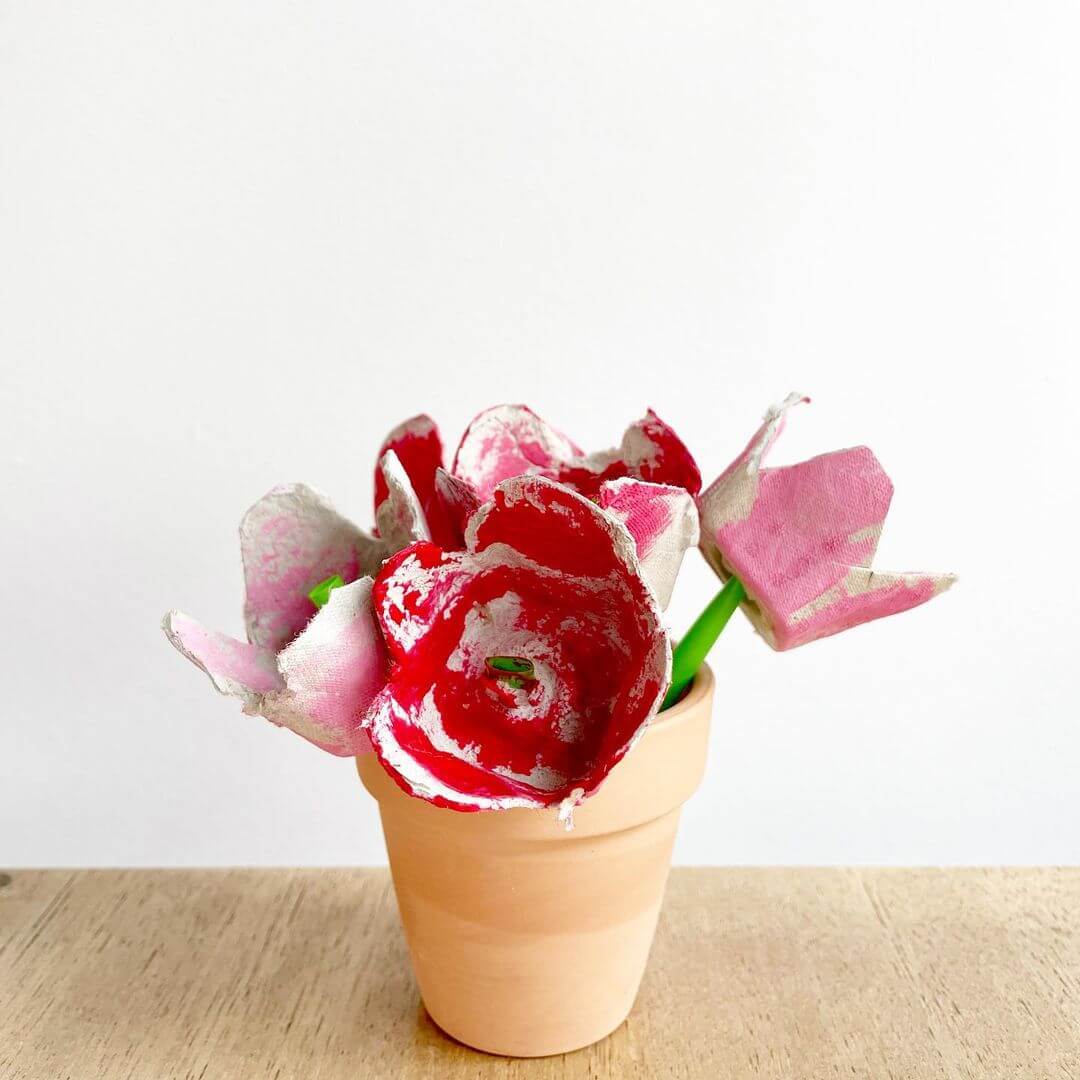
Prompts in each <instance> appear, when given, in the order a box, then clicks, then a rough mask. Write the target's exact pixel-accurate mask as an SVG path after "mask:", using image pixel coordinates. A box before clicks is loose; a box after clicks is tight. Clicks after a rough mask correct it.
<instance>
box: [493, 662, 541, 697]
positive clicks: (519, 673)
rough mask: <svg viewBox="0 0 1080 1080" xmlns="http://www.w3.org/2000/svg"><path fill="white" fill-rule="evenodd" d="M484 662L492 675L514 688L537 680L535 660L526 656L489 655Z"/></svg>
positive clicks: (519, 687)
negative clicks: (534, 666)
mask: <svg viewBox="0 0 1080 1080" xmlns="http://www.w3.org/2000/svg"><path fill="white" fill-rule="evenodd" d="M484 663H485V664H486V665H487V669H488V672H489V673H490V674H491V675H493V676H494V677H495V678H496V679H498V680H499V681H500V682H502V683H505V684H506V685H507V686H509V687H511V688H512V689H514V690H523V689H524V688H525V686H526V684H527V683H530V682H535V681H536V672H535V670H534V668H533V662H532V661H531V660H529V659H527V658H526V657H524V656H489V657H488V658H487V659H486V660H485V661H484Z"/></svg>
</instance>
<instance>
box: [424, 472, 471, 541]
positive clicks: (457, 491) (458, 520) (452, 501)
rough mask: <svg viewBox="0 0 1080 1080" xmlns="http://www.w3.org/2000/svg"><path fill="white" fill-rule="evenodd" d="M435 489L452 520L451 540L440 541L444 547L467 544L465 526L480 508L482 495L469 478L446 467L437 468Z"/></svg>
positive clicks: (449, 518) (448, 517)
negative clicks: (456, 474)
mask: <svg viewBox="0 0 1080 1080" xmlns="http://www.w3.org/2000/svg"><path fill="white" fill-rule="evenodd" d="M435 491H436V493H437V494H438V496H439V499H440V500H441V501H442V504H443V508H444V511H445V513H446V518H447V520H448V521H449V522H450V527H451V532H450V540H449V542H444V541H438V543H440V545H441V546H442V547H450V548H460V547H463V546H464V544H465V526H466V525H467V524H468V522H469V518H471V517H472V516H473V514H475V513H476V511H477V510H478V509H479V508H480V496H479V495H478V494H477V491H476V488H474V487H473V486H472V484H470V483H469V481H468V480H465V479H463V478H462V477H460V476H454V474H453V473H448V472H447V471H446V470H445V469H436V470H435Z"/></svg>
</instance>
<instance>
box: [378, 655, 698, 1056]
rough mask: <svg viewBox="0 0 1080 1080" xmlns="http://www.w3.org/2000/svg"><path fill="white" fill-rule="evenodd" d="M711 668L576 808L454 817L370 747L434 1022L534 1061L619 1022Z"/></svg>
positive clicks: (644, 947)
mask: <svg viewBox="0 0 1080 1080" xmlns="http://www.w3.org/2000/svg"><path fill="white" fill-rule="evenodd" d="M712 696H713V677H712V673H711V672H710V671H709V670H708V669H707V668H703V669H702V671H701V673H700V674H699V675H698V677H697V679H696V680H695V682H694V685H693V686H692V687H691V689H690V692H689V694H687V696H686V697H684V698H683V700H682V701H680V702H679V703H678V704H677V705H676V706H674V707H673V708H671V709H669V710H667V711H666V712H664V713H661V714H660V715H659V717H657V718H656V720H654V721H653V723H652V725H651V726H650V727H649V728H648V730H647V731H646V733H645V735H644V736H643V737H642V738H641V741H640V742H639V743H638V744H637V746H635V747H634V749H633V750H632V751H631V752H630V753H629V754H627V756H626V757H625V758H624V759H623V760H622V761H621V762H620V763H619V764H618V765H617V766H616V767H615V768H614V769H613V770H612V772H611V775H610V776H609V777H608V779H607V780H606V781H605V783H604V785H603V786H602V787H601V788H600V790H599V792H597V794H595V795H594V796H593V797H592V798H590V799H588V800H586V801H585V803H584V804H583V805H581V806H579V807H578V808H577V809H576V810H575V812H574V828H573V830H572V831H570V832H567V831H566V830H565V829H564V828H563V827H562V826H561V825H560V824H559V823H558V822H557V821H556V818H555V811H554V810H504V811H491V812H487V813H472V814H464V813H459V812H457V811H454V810H442V809H438V808H437V807H434V806H431V805H430V804H429V803H426V802H423V801H422V800H420V799H416V798H412V797H410V796H408V795H406V794H405V793H404V792H403V791H401V789H400V788H398V787H397V785H396V784H395V783H394V782H393V781H392V780H391V779H390V777H389V776H387V774H386V773H385V771H384V770H383V768H382V766H381V765H380V764H379V762H378V760H377V759H376V758H375V756H374V755H373V754H365V755H364V756H362V757H359V758H357V767H358V769H359V772H360V777H361V779H362V780H363V782H364V785H365V787H366V788H367V789H368V791H370V792H371V794H372V795H374V796H375V798H376V799H377V800H378V801H379V812H380V814H381V816H382V823H383V832H384V834H385V837H386V850H387V853H388V855H389V857H390V869H391V871H392V873H393V878H394V888H395V890H396V892H397V900H398V908H399V910H400V912H401V921H402V923H403V924H404V927H405V937H406V939H407V941H408V944H409V951H410V953H411V955H412V963H413V969H414V971H415V973H416V980H417V982H418V984H419V986H420V993H421V995H422V996H423V999H424V1004H425V1006H426V1007H427V1011H428V1013H429V1014H430V1016H431V1018H432V1019H433V1020H434V1021H435V1023H437V1024H438V1025H439V1027H441V1028H442V1029H443V1030H444V1031H446V1032H447V1033H448V1034H450V1035H452V1036H453V1037H454V1038H455V1039H458V1040H460V1041H461V1042H463V1043H467V1044H468V1045H469V1046H473V1047H476V1048H477V1049H480V1050H486V1051H488V1052H490V1053H493V1054H506V1055H509V1056H514V1057H540V1056H542V1055H545V1054H559V1053H565V1052H566V1051H568V1050H576V1049H578V1048H579V1047H582V1046H588V1045H589V1044H590V1043H593V1042H596V1041H597V1040H598V1039H602V1038H603V1037H604V1036H605V1035H608V1034H610V1033H611V1032H612V1031H614V1030H615V1028H617V1027H618V1026H619V1025H620V1024H621V1023H622V1022H623V1020H625V1019H626V1016H627V1014H628V1013H629V1012H630V1008H631V1006H632V1005H633V1004H634V997H635V996H636V994H637V989H638V984H639V983H640V982H641V975H642V972H643V971H644V969H645V961H646V960H647V959H648V955H649V947H650V945H651V944H652V939H653V933H654V931H655V929H656V918H657V915H658V914H659V911H660V903H661V901H662V899H663V895H664V885H665V883H666V881H667V875H668V868H669V865H670V862H671V848H672V844H673V843H674V841H675V830H676V829H677V828H678V824H679V813H680V810H681V808H682V804H683V803H684V802H685V801H686V799H687V798H688V797H689V796H690V795H691V794H692V792H693V791H694V789H695V788H696V787H697V786H698V783H699V782H700V780H701V776H702V773H703V772H704V769H705V754H706V748H707V744H708V735H709V717H710V714H711V711H712Z"/></svg>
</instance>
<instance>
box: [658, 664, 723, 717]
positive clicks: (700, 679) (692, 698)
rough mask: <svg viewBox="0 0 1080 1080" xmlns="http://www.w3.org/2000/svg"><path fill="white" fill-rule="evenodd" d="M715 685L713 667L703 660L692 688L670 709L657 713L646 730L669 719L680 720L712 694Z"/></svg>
mask: <svg viewBox="0 0 1080 1080" xmlns="http://www.w3.org/2000/svg"><path fill="white" fill-rule="evenodd" d="M715 685H716V676H715V675H713V671H712V668H711V667H709V665H708V664H706V663H704V662H702V665H701V667H699V668H698V669H697V673H696V674H695V675H694V681H693V682H692V683H691V684H690V689H689V690H687V691H686V693H685V694H683V696H682V697H681V698H679V700H678V701H676V702H675V704H674V705H672V706H671V708H670V709H664V710H662V711H661V712H658V713H656V714H655V715H654V716H653V718H652V719H651V720H650V721H649V723H648V724H647V725H646V728H645V730H646V731H647V730H648V729H649V728H652V727H658V726H659V725H660V724H663V723H666V722H667V721H669V720H678V719H679V718H680V717H681V716H682V714H683V713H685V712H687V711H688V710H689V709H691V708H693V707H695V706H696V705H697V704H698V703H699V702H700V701H701V699H702V698H704V697H707V696H708V695H709V694H711V693H712V692H713V687H714V686H715Z"/></svg>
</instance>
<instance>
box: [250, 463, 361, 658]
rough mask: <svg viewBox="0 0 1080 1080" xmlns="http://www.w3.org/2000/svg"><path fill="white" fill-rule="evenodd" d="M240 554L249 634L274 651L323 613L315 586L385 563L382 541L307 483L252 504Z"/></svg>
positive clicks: (349, 577)
mask: <svg viewBox="0 0 1080 1080" xmlns="http://www.w3.org/2000/svg"><path fill="white" fill-rule="evenodd" d="M240 552H241V556H242V557H243V561H244V584H245V587H246V593H247V596H246V600H245V603H244V621H245V623H246V625H247V636H248V640H249V641H251V642H252V643H253V644H255V645H261V646H263V647H265V648H267V649H271V650H273V651H274V652H277V651H278V650H280V649H281V648H282V647H283V646H285V645H287V644H288V643H289V642H290V641H291V640H292V639H293V638H294V637H296V635H297V634H298V633H300V631H301V630H303V628H304V627H305V626H306V625H307V623H308V622H309V621H310V619H311V618H312V616H313V615H314V614H315V605H314V604H313V603H312V602H311V600H310V599H309V598H308V592H309V590H311V589H312V588H314V587H315V586H316V585H318V584H319V582H320V581H324V580H325V579H326V578H328V577H330V575H331V574H339V575H340V576H341V577H342V578H343V579H344V580H345V581H346V582H349V581H355V580H356V579H357V578H358V577H359V576H360V575H361V573H370V572H372V571H373V570H375V569H377V567H378V564H379V562H380V561H381V557H380V555H379V550H378V544H377V542H376V541H375V540H373V539H372V537H370V536H368V535H367V534H366V533H364V532H363V531H362V530H360V529H358V528H357V527H356V526H355V525H354V524H353V523H352V522H351V521H348V520H347V519H346V518H344V517H342V516H341V515H340V514H339V513H338V512H337V511H336V510H335V509H334V508H333V506H331V505H330V502H329V500H328V499H326V497H325V496H323V495H322V494H320V493H319V492H318V491H315V490H314V489H313V488H310V487H308V486H307V485H306V484H289V485H285V486H282V487H276V488H274V489H273V491H271V492H269V493H268V494H267V495H264V496H263V497H262V498H261V499H260V500H259V501H258V502H257V503H255V505H254V506H252V507H251V509H250V510H248V512H247V513H246V514H245V515H244V518H243V521H241V523H240ZM372 563H374V565H372Z"/></svg>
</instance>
